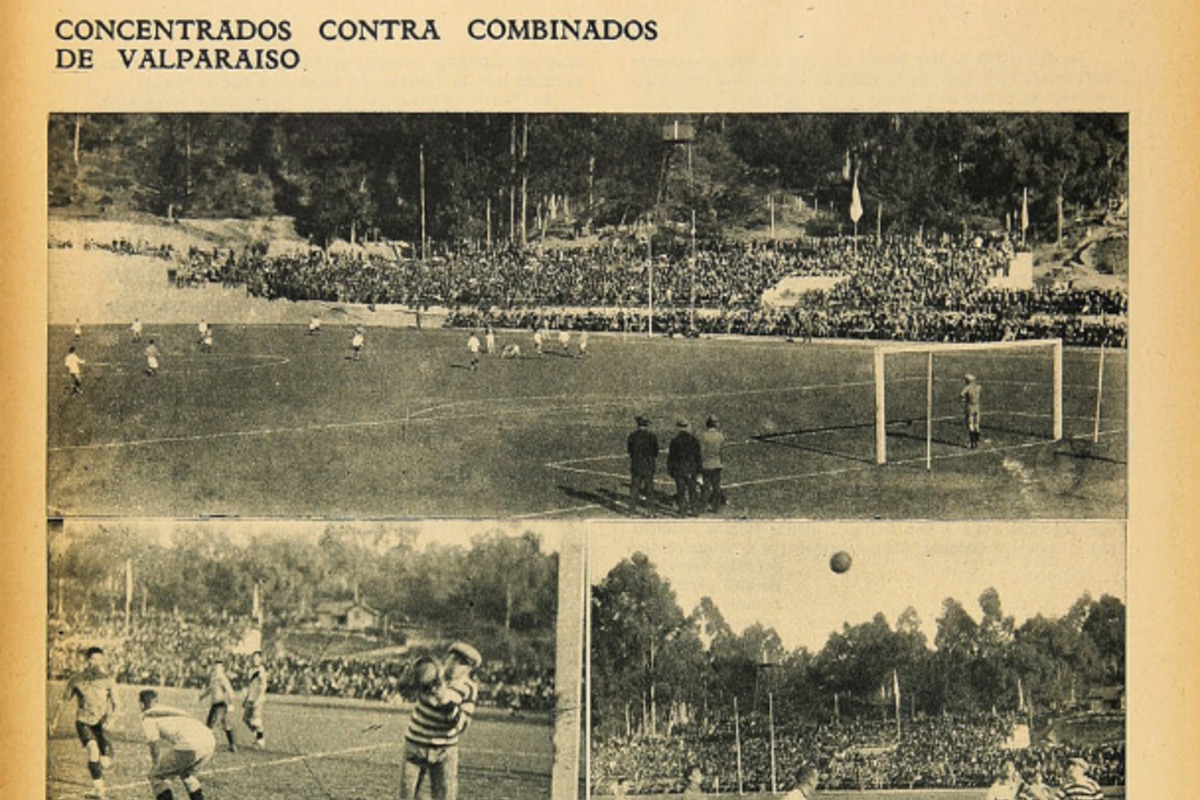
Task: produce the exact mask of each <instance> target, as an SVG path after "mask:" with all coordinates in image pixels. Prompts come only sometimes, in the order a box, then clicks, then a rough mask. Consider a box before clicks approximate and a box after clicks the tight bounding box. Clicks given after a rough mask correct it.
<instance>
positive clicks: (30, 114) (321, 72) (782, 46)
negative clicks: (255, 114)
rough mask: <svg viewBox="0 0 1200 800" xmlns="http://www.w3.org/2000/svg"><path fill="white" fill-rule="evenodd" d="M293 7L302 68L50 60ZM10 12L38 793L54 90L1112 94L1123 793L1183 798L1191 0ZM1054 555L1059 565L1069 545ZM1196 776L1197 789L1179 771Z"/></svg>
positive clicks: (16, 309) (19, 574)
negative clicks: (1117, 196) (353, 24)
mask: <svg viewBox="0 0 1200 800" xmlns="http://www.w3.org/2000/svg"><path fill="white" fill-rule="evenodd" d="M185 15H186V16H190V17H207V18H220V17H235V18H236V17H239V16H246V17H253V18H258V19H261V18H275V19H279V18H285V19H290V20H292V23H293V26H294V29H295V32H296V35H295V37H294V39H293V42H292V46H294V47H296V48H297V49H298V50H300V51H301V53H302V55H303V68H302V69H301V70H297V71H295V72H290V73H261V74H254V73H249V74H234V73H229V74H220V73H204V72H186V73H180V74H175V73H169V72H153V73H150V72H148V73H141V72H136V71H125V70H124V69H123V68H121V67H120V66H119V62H118V60H117V59H116V56H115V46H113V45H111V44H102V45H98V46H97V62H98V63H97V67H96V68H95V69H94V70H92V71H90V72H66V71H64V72H55V70H54V68H53V65H54V49H55V47H56V46H57V43H56V41H55V40H54V38H53V25H54V22H55V21H56V20H58V19H61V18H64V17H73V18H79V17H91V18H96V17H101V18H112V17H118V18H119V17H124V16H132V17H150V16H157V17H167V16H172V17H179V16H185ZM495 16H500V17H512V16H519V17H537V16H544V17H572V16H582V17H592V16H602V17H614V18H639V19H648V18H653V19H656V20H657V21H658V28H659V37H658V39H657V41H655V42H652V43H645V42H634V43H609V44H595V43H591V44H589V43H562V42H558V43H555V42H543V43H516V42H504V43H499V42H472V41H470V40H468V39H467V37H466V36H465V33H464V31H465V27H466V23H467V21H469V20H470V19H473V18H476V17H482V18H491V17H495ZM330 17H333V18H339V19H340V18H367V19H370V18H376V17H383V18H386V17H415V18H421V19H424V18H426V17H432V18H436V19H437V20H438V25H439V30H440V32H441V34H442V41H440V42H426V43H416V42H412V43H391V44H388V43H359V44H346V43H324V42H320V41H319V40H318V39H317V37H316V33H315V31H316V26H317V23H318V22H319V21H320V20H322V19H326V18H330ZM0 19H2V20H3V21H2V23H0V75H3V76H4V78H3V82H2V85H0V98H2V100H3V108H4V115H3V122H0V127H2V129H3V134H2V135H0V146H2V147H3V149H4V151H5V157H4V159H3V164H4V170H3V173H2V174H0V242H2V249H0V253H2V254H3V255H2V258H3V264H2V266H0V298H3V302H4V304H5V307H4V310H3V312H0V414H2V415H3V416H2V427H0V430H2V431H3V434H2V435H3V437H4V446H3V453H4V458H5V465H4V469H3V473H2V483H0V489H2V490H3V494H2V497H0V509H2V515H3V516H2V518H0V525H2V528H0V531H2V535H3V540H4V552H5V559H4V566H3V568H2V570H0V575H3V583H2V584H0V588H2V590H3V598H4V604H3V612H4V613H3V625H4V636H3V639H0V642H2V645H0V652H2V653H3V655H4V660H5V667H6V675H7V677H8V680H7V682H6V683H5V685H4V691H3V697H4V701H3V703H4V705H3V709H2V710H0V720H3V724H2V725H0V795H2V796H4V797H13V798H18V797H35V796H39V795H41V794H42V792H43V791H44V789H43V786H44V774H43V772H44V763H45V762H44V750H43V748H44V737H43V727H44V719H43V716H44V712H43V708H44V705H43V703H42V702H41V700H42V693H43V691H44V674H45V671H44V663H43V661H44V652H43V651H44V641H45V639H44V624H43V623H44V618H45V563H46V559H45V544H44V524H45V520H44V514H45V511H44V509H45V502H44V482H45V479H44V476H45V458H44V453H45V441H46V432H45V409H46V397H45V394H44V392H45V381H44V375H43V372H44V368H45V367H44V365H45V363H46V353H45V347H46V335H45V330H46V328H45V308H46V298H45V284H46V249H45V247H46V186H45V180H46V166H45V165H46V154H45V148H46V144H45V137H46V120H47V115H48V114H49V113H50V112H51V111H75V110H83V111H186V110H214V111H267V110H271V111H308V110H328V111H450V110H462V111H488V110H514V111H580V110H593V109H594V110H605V111H714V110H715V111H729V112H733V111H917V110H929V111H975V110H978V111H1112V112H1128V113H1129V115H1130V147H1131V154H1132V156H1131V181H1130V184H1131V186H1130V196H1131V201H1132V202H1131V231H1132V236H1131V248H1130V257H1131V270H1130V285H1131V292H1130V294H1131V318H1132V320H1133V321H1132V326H1131V327H1132V335H1131V347H1130V378H1131V381H1130V382H1131V385H1132V388H1131V400H1132V403H1131V420H1130V423H1131V428H1130V431H1131V435H1130V454H1131V456H1130V457H1131V465H1130V479H1129V487H1130V505H1129V508H1130V520H1129V528H1128V541H1129V581H1128V598H1129V612H1130V613H1129V637H1128V654H1129V656H1128V658H1129V673H1128V675H1129V677H1128V686H1129V692H1130V703H1129V716H1128V729H1127V730H1128V739H1129V760H1130V764H1129V767H1128V786H1129V788H1128V791H1129V796H1131V797H1135V798H1142V797H1147V798H1155V797H1157V798H1169V797H1183V796H1187V793H1189V792H1190V790H1191V789H1192V784H1193V782H1194V781H1193V780H1191V779H1192V777H1193V773H1194V768H1195V764H1196V763H1197V756H1200V744H1198V742H1200V737H1198V736H1197V735H1196V720H1197V719H1198V718H1200V699H1198V698H1200V692H1197V690H1196V686H1197V680H1196V668H1195V666H1194V664H1195V659H1196V655H1197V653H1196V647H1195V641H1194V638H1195V637H1194V634H1193V629H1194V620H1193V617H1192V615H1193V614H1194V613H1196V612H1197V611H1200V604H1198V603H1197V597H1200V591H1198V590H1197V588H1196V583H1195V580H1196V577H1197V575H1198V573H1200V547H1198V546H1197V541H1196V537H1195V534H1194V533H1193V530H1192V529H1193V527H1194V516H1193V514H1192V513H1191V507H1192V503H1191V502H1190V501H1191V499H1192V498H1191V494H1192V490H1193V488H1194V487H1195V486H1196V476H1197V472H1198V471H1200V463H1198V462H1200V456H1198V455H1197V453H1198V451H1197V446H1196V445H1197V443H1200V426H1198V425H1197V415H1196V413H1195V411H1194V410H1193V406H1194V395H1193V392H1194V391H1196V381H1197V379H1196V376H1195V373H1194V371H1193V366H1194V365H1195V363H1196V361H1197V357H1196V350H1195V344H1194V343H1195V341H1196V339H1197V336H1198V335H1200V313H1198V312H1197V308H1196V298H1197V297H1200V276H1198V269H1197V266H1198V264H1197V262H1198V258H1200V247H1197V244H1196V238H1197V237H1196V235H1195V233H1194V227H1195V222H1194V220H1195V217H1196V215H1197V213H1198V209H1200V202H1198V201H1200V192H1197V186H1200V158H1198V153H1200V148H1198V147H1197V130H1198V126H1200V103H1198V102H1197V98H1198V97H1200V12H1197V11H1196V10H1195V8H1194V5H1193V4H1190V3H1187V2H1185V1H1184V0H1152V1H1151V2H1147V3H1141V4H1132V3H1118V2H1114V1H1113V0H1089V1H1088V2H1082V0H1058V1H1057V2H1024V3H995V2H990V0H959V1H958V2H955V1H954V0H915V1H914V2H909V3H901V2H897V1H895V0H893V2H887V0H801V1H800V2H782V1H781V0H773V1H770V2H761V1H759V2H748V3H737V4H735V3H722V2H720V1H719V0H697V1H695V2H690V3H671V2H665V0H659V2H643V3H634V2H610V3H606V4H604V5H603V11H602V12H601V11H600V6H599V4H594V3H592V4H585V3H579V2H554V3H550V2H527V3H521V4H519V5H518V4H513V3H508V4H504V3H499V2H494V1H493V2H459V3H450V2H438V3H435V2H430V3H424V4H405V5H404V6H403V7H402V8H401V7H397V6H396V4H394V3H392V4H389V3H381V2H349V3H340V4H335V5H334V6H330V5H329V4H319V5H318V4H315V3H311V4H302V3H279V2H273V3H257V4H255V6H254V10H253V12H252V13H251V12H250V11H249V10H248V8H247V4H246V3H244V2H243V3H232V2H206V3H194V4H189V5H187V6H181V5H179V4H168V3H144V2H142V3H132V2H116V1H112V2H91V3H83V2H68V3H59V4H53V5H46V6H43V5H41V4H34V3H31V2H20V1H19V0H6V2H5V3H4V5H3V16H2V18H0ZM1064 568H1069V566H1068V565H1064ZM1185 787H1186V788H1185Z"/></svg>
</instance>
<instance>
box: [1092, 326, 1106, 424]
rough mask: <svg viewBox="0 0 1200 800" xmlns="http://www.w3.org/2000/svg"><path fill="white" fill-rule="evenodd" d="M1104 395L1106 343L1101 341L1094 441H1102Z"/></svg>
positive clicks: (1097, 373) (1097, 371)
mask: <svg viewBox="0 0 1200 800" xmlns="http://www.w3.org/2000/svg"><path fill="white" fill-rule="evenodd" d="M1103 396H1104V343H1103V342H1101V343H1100V363H1099V365H1097V367H1096V418H1095V422H1094V423H1093V426H1092V443H1093V444H1095V443H1096V442H1099V441H1100V399H1101V397H1103Z"/></svg>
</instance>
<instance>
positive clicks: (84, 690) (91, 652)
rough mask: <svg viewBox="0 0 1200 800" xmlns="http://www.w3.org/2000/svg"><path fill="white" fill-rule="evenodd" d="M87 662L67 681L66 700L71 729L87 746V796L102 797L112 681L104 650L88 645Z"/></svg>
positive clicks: (113, 708) (109, 753) (108, 759)
mask: <svg viewBox="0 0 1200 800" xmlns="http://www.w3.org/2000/svg"><path fill="white" fill-rule="evenodd" d="M84 657H85V658H86V659H87V664H86V666H84V668H83V670H82V671H81V672H80V673H79V674H77V675H75V676H74V677H72V678H71V680H70V681H68V683H67V699H68V700H74V701H75V704H76V705H75V732H76V734H78V735H79V741H80V743H82V744H83V746H84V748H86V749H87V754H88V772H89V773H90V774H91V776H92V792H90V793H89V794H88V795H87V797H92V798H103V797H104V770H105V769H106V768H107V767H108V766H109V765H110V764H111V763H112V758H113V746H112V742H111V741H110V740H109V738H108V730H107V728H108V721H109V720H110V719H111V718H112V717H113V716H114V715H115V714H116V713H117V708H118V707H119V706H118V704H117V693H116V682H115V681H114V680H113V678H112V676H111V675H109V674H108V671H107V669H106V664H105V661H106V659H105V655H104V649H103V648H100V647H89V648H88V649H87V651H86V652H85V653H84Z"/></svg>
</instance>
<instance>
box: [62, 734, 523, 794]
mask: <svg viewBox="0 0 1200 800" xmlns="http://www.w3.org/2000/svg"><path fill="white" fill-rule="evenodd" d="M403 745H404V742H403V741H394V742H378V743H376V744H371V745H361V746H359V747H348V748H345V749H343V750H325V751H321V752H317V753H303V754H300V755H295V756H285V757H283V758H276V759H272V760H270V761H248V762H246V763H243V764H237V765H234V766H229V767H216V768H212V769H205V770H201V771H200V773H199V774H200V775H201V776H210V775H227V774H231V773H236V772H248V771H250V770H257V769H264V768H267V767H278V766H283V765H286V764H298V763H301V762H304V761H310V760H319V759H323V758H336V757H338V756H344V755H350V754H353V753H366V752H370V751H372V750H383V749H385V748H389V747H402V746H403ZM468 752H469V753H476V754H479V755H489V756H490V755H508V756H518V757H525V758H530V759H533V758H544V757H545V754H544V753H536V752H532V751H528V750H517V751H512V750H492V749H476V748H471V749H470V750H469V751H468ZM460 763H462V762H461V761H460ZM463 766H464V767H466V768H467V769H478V767H473V766H471V765H470V764H463ZM47 780H48V781H49V782H52V783H57V784H62V785H66V786H72V787H79V786H81V784H79V783H77V782H75V781H71V780H67V779H65V778H55V777H48V779H47ZM147 783H148V781H146V780H144V779H143V780H140V781H138V782H137V783H122V784H117V785H115V786H108V787H106V788H107V791H110V792H122V791H128V790H130V789H142V788H145V786H146V784H147Z"/></svg>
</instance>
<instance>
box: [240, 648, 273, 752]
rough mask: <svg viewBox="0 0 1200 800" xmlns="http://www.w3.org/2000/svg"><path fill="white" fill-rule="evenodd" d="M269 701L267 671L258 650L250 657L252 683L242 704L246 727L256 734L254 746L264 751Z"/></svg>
mask: <svg viewBox="0 0 1200 800" xmlns="http://www.w3.org/2000/svg"><path fill="white" fill-rule="evenodd" d="M266 701H267V670H266V667H264V666H263V659H262V653H260V652H258V651H257V650H256V651H255V652H254V655H252V656H250V683H249V684H248V685H247V686H246V700H245V702H244V703H243V704H242V719H243V720H245V722H246V727H247V728H249V729H250V730H251V731H253V732H254V746H255V747H257V748H258V749H260V750H261V749H262V748H263V747H264V745H265V744H266V738H267V734H266V731H265V730H264V729H263V705H264V704H265V703H266Z"/></svg>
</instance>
